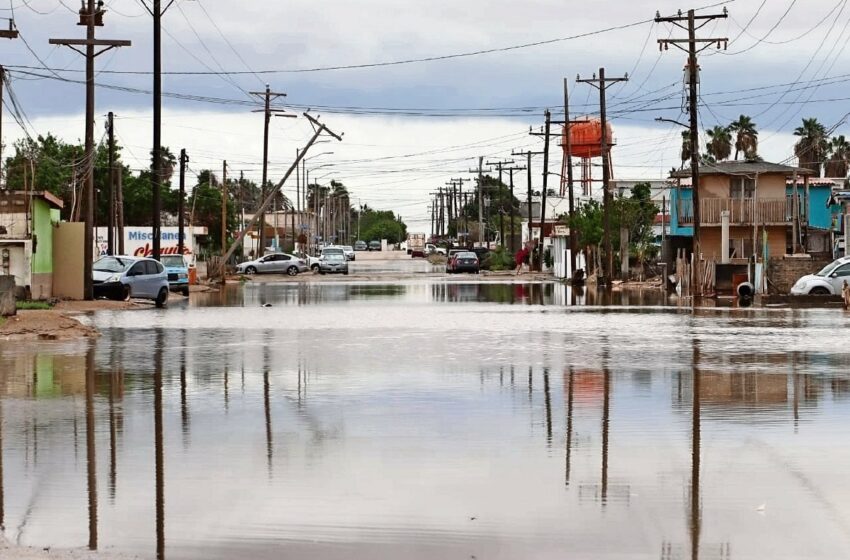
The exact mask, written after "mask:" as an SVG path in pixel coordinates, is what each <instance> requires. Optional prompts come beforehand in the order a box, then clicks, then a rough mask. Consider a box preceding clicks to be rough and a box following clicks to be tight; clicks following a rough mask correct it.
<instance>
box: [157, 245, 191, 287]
mask: <svg viewBox="0 0 850 560" xmlns="http://www.w3.org/2000/svg"><path fill="white" fill-rule="evenodd" d="M159 262H161V263H162V266H164V267H165V272H167V273H168V287H169V288H170V289H171V291H172V292H180V293H181V294H183V295H184V296H186V297H189V265H188V264H187V263H186V259H185V258H183V255H163V256H162V257H161V258H160V259H159Z"/></svg>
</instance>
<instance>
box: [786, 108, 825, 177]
mask: <svg viewBox="0 0 850 560" xmlns="http://www.w3.org/2000/svg"><path fill="white" fill-rule="evenodd" d="M794 136H799V137H800V140H798V141H797V143H796V144H795V145H794V154H795V155H796V156H797V159H798V160H799V162H800V167H805V168H806V169H811V170H812V171H814V172H815V173H817V176H818V177H823V172H822V169H821V164H822V163H823V162H824V160H826V155H827V154H828V153H829V136H828V135H827V133H826V127H824V126H823V125H822V124H821V123H819V122H818V120H817V119H814V118H813V119H803V125H802V126H800V127H798V128H797V130H795V131H794Z"/></svg>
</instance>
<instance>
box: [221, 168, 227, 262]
mask: <svg viewBox="0 0 850 560" xmlns="http://www.w3.org/2000/svg"><path fill="white" fill-rule="evenodd" d="M225 247H227V161H226V160H225V162H224V163H223V164H222V166H221V253H222V254H224V249H225ZM223 265H224V261H222V266H223Z"/></svg>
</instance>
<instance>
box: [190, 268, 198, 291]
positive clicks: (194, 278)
mask: <svg viewBox="0 0 850 560" xmlns="http://www.w3.org/2000/svg"><path fill="white" fill-rule="evenodd" d="M189 285H190V286H197V285H198V269H197V267H194V266H190V267H189Z"/></svg>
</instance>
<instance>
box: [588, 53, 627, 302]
mask: <svg viewBox="0 0 850 560" xmlns="http://www.w3.org/2000/svg"><path fill="white" fill-rule="evenodd" d="M628 80H629V75H628V74H626V75H625V76H623V77H622V78H606V77H605V68H600V69H599V76H598V77H597V75H596V74H594V75H593V78H589V79H585V80H582V79H581V78H578V79H577V80H576V81H577V82H580V83H585V84H590V85H592V86H593V87H595V88H596V89H598V90H599V120H600V121H601V127H602V132H601V134H600V144H601V146H600V147H601V152H602V216H603V218H602V219H603V222H604V232H603V237H604V239H603V244H604V245H605V260H604V261H603V266H604V268H605V270H604V272H603V277H604V282H605V284H606V285H608V286H609V287H610V286H611V279H612V278H613V277H614V248H613V246H612V244H611V185H610V183H611V146H610V145H609V142H608V115H607V104H606V90H607V88H608V84H609V83H617V82H627V81H628Z"/></svg>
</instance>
